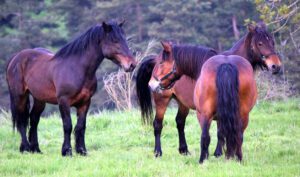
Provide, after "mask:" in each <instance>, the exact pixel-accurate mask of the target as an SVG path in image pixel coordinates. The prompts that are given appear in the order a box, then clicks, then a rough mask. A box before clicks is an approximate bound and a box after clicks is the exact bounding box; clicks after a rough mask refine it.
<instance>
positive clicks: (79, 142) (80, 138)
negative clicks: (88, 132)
mask: <svg viewBox="0 0 300 177" xmlns="http://www.w3.org/2000/svg"><path fill="white" fill-rule="evenodd" d="M90 103H91V101H90V100H89V101H88V102H86V103H85V104H83V105H80V106H79V107H77V124H76V126H75V147H76V152H77V153H79V154H80V155H86V154H87V150H86V147H85V141H84V134H85V128H86V115H87V112H88V110H89V107H90Z"/></svg>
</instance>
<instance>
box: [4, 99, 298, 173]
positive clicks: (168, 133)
mask: <svg viewBox="0 0 300 177" xmlns="http://www.w3.org/2000/svg"><path fill="white" fill-rule="evenodd" d="M299 114H300V102H299V100H289V101H286V102H260V103H258V104H257V105H256V106H255V108H254V110H253V111H252V112H251V115H250V122H249V126H248V128H247V129H246V131H245V135H244V144H243V155H244V160H243V162H242V163H238V162H237V161H235V160H226V159H225V157H224V155H223V156H222V157H220V158H218V159H217V158H215V157H214V156H212V154H213V151H214V150H215V147H216V141H217V137H216V123H215V121H213V123H212V127H211V130H210V134H211V138H212V139H211V144H210V147H209V151H210V156H209V159H208V160H207V161H206V162H205V163H204V164H203V165H199V164H198V158H199V148H200V147H199V146H200V145H199V137H200V132H201V131H200V127H199V124H198V121H197V119H196V115H195V114H194V113H193V112H192V114H190V115H189V117H188V118H187V123H186V127H185V132H186V139H187V143H188V146H189V150H190V152H191V155H190V156H181V155H180V154H179V153H178V150H177V149H178V135H177V129H176V123H175V120H174V116H175V115H176V110H175V109H171V110H168V111H167V114H166V116H165V120H164V128H163V131H162V150H163V156H162V157H161V158H154V154H153V147H154V136H153V128H152V126H143V125H142V124H141V120H140V118H139V113H138V112H137V111H133V112H107V111H105V112H99V113H98V114H95V115H89V116H88V121H87V129H86V143H87V149H88V152H89V154H88V156H86V157H81V156H79V155H76V154H75V155H74V156H73V157H72V158H64V157H61V155H60V148H61V144H62V141H63V131H62V125H61V120H60V118H59V116H58V114H53V115H52V116H50V117H48V118H47V119H42V120H41V121H40V125H39V131H38V132H39V142H40V147H41V150H42V151H43V154H41V155H40V154H30V153H25V154H20V153H19V151H18V146H19V142H20V137H19V134H17V133H13V132H12V128H11V123H10V120H9V119H3V116H2V115H1V117H0V172H1V176H187V177H190V176H204V177H205V176H220V177H221V176H222V177H224V176H238V177H241V176H247V177H248V176H278V177H279V176H280V177H281V176H285V177H293V176H299V174H300V168H299V164H300V159H299V156H300V151H299V146H300V141H299V140H300V120H299ZM4 115H6V114H5V113H4ZM75 121H76V119H75V117H74V116H73V123H74V124H75ZM72 138H73V139H72V142H73V143H74V137H72Z"/></svg>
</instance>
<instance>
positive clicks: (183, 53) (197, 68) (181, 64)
mask: <svg viewBox="0 0 300 177" xmlns="http://www.w3.org/2000/svg"><path fill="white" fill-rule="evenodd" d="M172 53H173V57H174V60H175V63H176V66H177V67H178V68H180V70H183V71H184V74H185V75H187V76H189V77H190V78H192V79H197V78H198V76H199V74H200V72H201V68H202V65H203V64H204V62H205V61H206V60H208V59H209V58H210V57H212V56H214V55H216V54H217V52H216V51H215V50H214V49H211V48H206V47H203V46H193V45H174V46H172ZM166 55H168V54H167V53H166V52H164V53H163V60H164V59H166V58H167V56H166Z"/></svg>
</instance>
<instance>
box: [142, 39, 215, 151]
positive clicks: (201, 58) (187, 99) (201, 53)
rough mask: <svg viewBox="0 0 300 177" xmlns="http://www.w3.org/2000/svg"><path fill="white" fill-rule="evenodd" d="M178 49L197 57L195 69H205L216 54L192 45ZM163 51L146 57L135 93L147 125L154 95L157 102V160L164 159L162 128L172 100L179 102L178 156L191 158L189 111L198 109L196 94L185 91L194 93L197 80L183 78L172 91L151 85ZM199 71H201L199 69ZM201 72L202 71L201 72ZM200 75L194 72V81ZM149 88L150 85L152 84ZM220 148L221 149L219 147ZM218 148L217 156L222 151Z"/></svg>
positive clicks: (155, 123)
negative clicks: (187, 126) (204, 64)
mask: <svg viewBox="0 0 300 177" xmlns="http://www.w3.org/2000/svg"><path fill="white" fill-rule="evenodd" d="M162 45H163V46H167V43H166V42H162ZM177 49H178V50H184V51H188V53H190V54H189V55H185V57H197V61H198V65H195V67H202V65H203V63H204V62H205V61H206V60H208V59H209V58H210V57H212V56H214V55H216V54H217V52H216V51H215V50H214V49H211V48H208V47H203V46H191V45H177ZM162 55H163V52H161V53H160V54H159V55H158V56H149V57H147V58H145V59H144V60H143V61H142V63H141V65H140V67H139V69H138V71H137V77H136V92H137V97H138V104H139V106H140V109H141V114H142V119H143V121H144V122H146V123H150V121H151V120H152V101H151V92H152V95H153V98H154V103H155V110H156V112H155V119H154V121H153V127H154V136H155V148H154V154H155V157H159V156H162V149H161V143H160V136H161V131H162V128H163V119H164V114H165V111H166V109H167V107H168V104H169V103H170V101H171V99H175V100H176V102H177V103H178V106H179V107H178V112H177V115H176V123H177V129H178V135H179V148H178V150H179V153H180V154H182V155H188V154H189V151H188V146H187V143H186V140H185V133H184V127H185V120H186V117H187V115H188V113H189V109H195V106H194V103H193V99H192V97H193V92H186V90H194V87H195V81H194V80H193V79H190V78H188V77H186V76H182V77H181V78H180V79H179V80H178V81H177V82H176V83H175V85H174V87H173V88H171V89H163V90H162V89H161V88H160V87H155V86H154V85H152V84H151V83H149V81H150V78H151V75H152V72H153V68H154V67H155V66H156V65H159V62H160V61H161V58H162ZM197 70H199V71H200V69H197ZM199 73H200V72H199ZM199 73H195V76H194V77H195V78H196V77H197V76H198V74H199ZM148 84H149V85H150V86H149V85H148ZM217 149H219V148H217ZM217 149H216V154H217V152H218V154H219V152H220V150H217Z"/></svg>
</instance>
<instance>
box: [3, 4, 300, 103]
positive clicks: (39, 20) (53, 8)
mask: <svg viewBox="0 0 300 177" xmlns="http://www.w3.org/2000/svg"><path fill="white" fill-rule="evenodd" d="M293 2H294V1H289V0H287V1H286V2H285V3H286V4H287V5H285V4H284V3H283V2H278V3H277V4H270V3H269V4H267V3H264V1H262V0H256V1H246V0H229V1H223V0H209V1H200V0H182V1H179V0H165V1H159V0H151V1H139V0H138V1H135V0H112V1H108V0H99V1H96V0H72V1H70V0H41V1H36V0H26V1H24V0H0V6H1V7H0V36H1V40H0V46H1V48H0V95H1V97H0V98H1V99H0V106H4V107H7V106H8V104H9V99H8V91H7V85H6V81H5V66H6V63H7V61H8V60H9V58H10V57H11V56H12V55H13V54H14V53H16V52H18V51H20V50H22V49H24V48H34V47H44V48H47V49H49V50H51V51H53V52H56V51H57V49H59V48H60V47H62V46H63V45H64V44H66V43H67V42H68V41H71V40H72V39H73V38H74V37H76V36H78V35H79V34H81V33H83V32H84V31H85V30H86V29H88V28H89V27H90V26H92V25H95V24H100V23H101V22H102V21H104V20H109V19H119V20H122V19H125V20H126V25H125V31H126V33H127V37H128V39H130V45H131V47H132V49H133V50H134V51H139V50H142V48H143V47H142V46H145V45H147V43H148V42H149V40H151V39H157V40H171V41H174V42H181V43H190V44H200V45H204V46H208V47H212V48H215V49H216V50H218V51H222V50H226V49H229V48H230V47H231V46H232V44H233V43H234V41H237V39H239V38H240V37H241V36H242V35H243V34H244V33H245V30H247V29H246V27H245V23H246V22H247V21H249V20H254V21H259V20H261V19H264V20H265V21H267V22H269V23H271V25H270V27H271V28H273V29H278V28H279V27H280V25H283V24H282V23H284V21H278V22H276V23H275V22H274V23H272V22H273V21H275V20H276V18H278V16H276V13H281V14H279V15H282V16H284V15H286V14H291V17H292V18H289V21H288V23H287V24H285V27H284V28H285V29H282V30H280V31H278V32H276V33H274V34H275V37H276V39H277V43H278V44H279V48H280V52H282V55H281V56H283V62H284V64H285V74H286V75H285V78H287V79H288V80H290V82H291V83H292V85H293V87H294V88H298V89H299V88H300V83H299V82H300V81H299V74H298V73H297V71H299V69H298V68H299V67H300V66H299V65H300V62H299V58H298V57H297V56H299V53H300V50H299V38H300V35H299V32H298V31H297V28H299V19H300V15H299V12H298V10H296V13H294V12H293V8H294V7H295V6H296V7H298V6H299V3H298V2H297V3H296V4H294V5H293V4H292V3H293ZM291 4H292V5H293V6H292V7H290V6H288V5H291ZM272 5H273V6H276V7H277V9H274V8H272ZM268 8H269V9H268ZM266 9H267V10H266ZM268 14H271V15H268ZM272 14H273V15H272ZM297 20H298V21H297ZM293 32H294V33H293ZM290 33H292V35H290ZM283 49H284V50H283ZM116 70H117V67H116V66H115V65H114V64H112V63H110V62H108V61H106V62H104V63H103V64H102V65H101V66H100V68H99V70H98V72H97V73H98V74H102V73H106V72H107V73H108V72H111V71H116ZM98 80H99V82H98V91H97V94H96V95H95V96H94V97H93V108H94V109H97V108H99V107H101V106H103V105H104V102H106V100H107V98H108V97H107V95H106V93H105V91H104V89H103V87H102V86H103V83H102V78H98Z"/></svg>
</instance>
